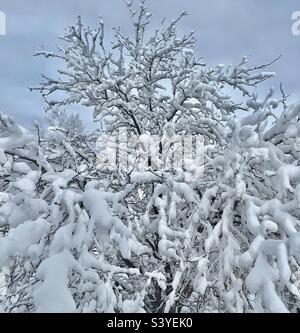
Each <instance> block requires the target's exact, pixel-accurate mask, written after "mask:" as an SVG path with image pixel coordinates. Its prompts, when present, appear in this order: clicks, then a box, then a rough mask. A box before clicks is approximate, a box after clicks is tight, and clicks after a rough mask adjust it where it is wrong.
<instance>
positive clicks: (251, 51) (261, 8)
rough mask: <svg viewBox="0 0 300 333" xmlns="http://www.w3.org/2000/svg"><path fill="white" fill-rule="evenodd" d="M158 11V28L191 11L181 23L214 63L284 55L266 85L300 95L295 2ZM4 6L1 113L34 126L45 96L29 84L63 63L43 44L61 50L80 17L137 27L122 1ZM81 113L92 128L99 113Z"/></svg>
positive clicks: (237, 1) (193, 0) (157, 1)
mask: <svg viewBox="0 0 300 333" xmlns="http://www.w3.org/2000/svg"><path fill="white" fill-rule="evenodd" d="M148 7H149V9H150V10H151V12H152V13H153V24H152V26H151V27H152V28H153V29H155V28H156V27H158V26H159V24H160V22H161V20H162V19H163V18H164V17H167V18H169V19H172V18H174V17H176V16H177V14H179V13H180V12H181V11H182V10H187V11H188V13H189V16H188V17H185V18H184V20H183V21H181V23H180V24H179V26H178V28H179V30H180V31H182V32H188V31H190V30H194V31H195V34H196V37H197V39H198V42H197V49H196V54H197V55H199V56H203V57H204V59H205V61H206V62H207V63H208V64H209V65H217V64H219V63H223V64H231V63H233V64H234V63H236V62H238V61H239V60H240V59H241V58H242V57H243V56H244V55H251V57H252V61H253V63H254V64H262V63H268V62H270V61H271V60H272V59H274V58H275V57H277V56H279V55H282V59H281V60H280V61H279V62H277V63H276V64H274V65H273V66H272V69H270V70H272V71H275V72H276V73H277V77H276V78H274V79H272V80H271V81H269V82H267V83H266V85H265V87H263V89H267V87H269V86H274V87H275V88H278V87H279V83H280V82H281V81H282V82H283V83H284V86H285V90H286V91H287V92H289V93H291V94H292V95H291V101H295V100H297V99H300V83H299V80H300V69H299V67H300V66H299V59H300V57H299V55H300V36H298V37H296V36H294V35H293V34H292V31H291V26H292V20H291V16H292V13H293V12H294V11H300V2H299V1H298V2H297V1H295V0H284V1H274V0H247V1H246V0H226V1H224V0H209V1H208V0H148ZM0 11H2V12H4V13H5V15H6V21H7V35H6V36H0V110H1V111H2V112H4V113H6V114H8V115H11V116H14V117H15V118H16V119H17V120H18V122H19V123H21V124H22V125H24V126H26V127H30V126H31V124H32V121H33V120H38V121H40V122H42V123H44V118H45V116H44V111H43V107H44V105H43V101H42V99H41V96H40V95H39V94H38V93H37V92H29V90H28V87H29V86H34V85H37V84H38V83H39V81H40V74H41V73H47V74H49V73H53V72H54V71H55V69H56V67H57V64H55V63H52V62H51V61H49V60H45V59H42V58H37V57H34V56H33V53H34V51H36V50H38V49H40V47H41V46H44V47H45V49H46V50H49V51H50V50H54V49H55V47H56V44H57V43H58V40H57V37H58V36H61V35H63V32H64V28H65V27H67V26H68V25H70V24H73V23H74V22H75V20H76V17H77V15H79V14H80V15H81V16H82V17H83V20H84V22H85V23H87V24H88V25H90V26H91V27H93V26H96V25H97V20H98V18H99V17H101V16H102V17H103V18H104V22H105V27H106V28H105V29H106V38H107V40H108V41H109V39H110V38H111V35H112V34H111V29H112V27H114V26H120V27H121V28H122V29H123V30H125V31H127V32H128V33H129V32H130V28H131V27H130V21H129V18H128V14H127V9H126V6H125V4H124V2H123V1H122V0H111V1H108V0H85V1H82V0H64V1H61V0H51V1H50V0H26V1H24V0H1V2H0ZM81 116H82V118H83V120H84V122H85V123H86V124H87V126H91V120H92V112H91V111H90V110H84V112H83V113H82V115H81Z"/></svg>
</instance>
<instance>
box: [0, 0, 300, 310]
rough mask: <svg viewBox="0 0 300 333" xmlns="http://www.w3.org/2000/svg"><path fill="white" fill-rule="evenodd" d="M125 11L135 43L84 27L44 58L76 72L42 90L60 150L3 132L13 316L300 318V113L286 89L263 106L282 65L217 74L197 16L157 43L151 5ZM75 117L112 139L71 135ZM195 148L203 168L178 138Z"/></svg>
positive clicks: (166, 31) (3, 221)
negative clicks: (197, 47)
mask: <svg viewBox="0 0 300 333" xmlns="http://www.w3.org/2000/svg"><path fill="white" fill-rule="evenodd" d="M127 6H128V9H129V12H130V16H131V19H132V23H133V28H134V34H133V37H131V36H125V35H124V34H123V33H122V32H121V31H120V29H115V30H114V32H115V40H114V43H113V45H112V47H111V49H109V50H108V49H107V47H106V42H105V39H104V23H103V22H102V21H101V22H99V27H98V28H97V29H96V30H90V29H89V28H85V27H84V25H83V23H82V21H81V19H80V18H78V21H77V23H76V25H74V26H72V27H70V28H69V30H68V32H67V33H66V34H65V36H63V37H62V38H61V40H62V41H63V42H64V45H62V46H60V47H59V48H58V51H57V52H55V53H54V52H46V51H44V50H43V51H40V52H38V53H37V54H38V55H44V56H45V57H46V58H58V59H60V60H62V62H63V65H64V69H60V70H58V74H59V76H58V77H57V78H50V77H46V76H44V81H43V82H42V84H41V85H40V86H39V87H37V88H32V89H38V90H39V91H40V92H41V93H42V96H43V98H44V100H45V101H46V103H47V111H49V112H54V114H56V119H61V122H60V123H58V122H56V123H53V125H54V126H52V127H51V128H50V129H49V133H48V135H44V136H43V135H40V134H39V133H40V132H39V131H37V133H38V135H32V134H31V133H28V132H27V131H26V130H24V129H23V128H21V127H20V126H18V125H17V124H16V123H15V122H14V121H13V120H12V119H11V118H10V117H7V116H5V115H1V116H0V173H1V180H0V205H1V206H0V232H1V237H0V254H1V256H0V267H2V271H3V273H4V274H5V277H6V284H7V291H6V294H5V296H4V297H3V300H2V302H1V303H2V308H3V310H4V311H7V312H12V311H16V312H24V311H25V312H45V311H46V312H48V311H50V312H52V311H55V312H289V311H290V312H297V311H299V308H300V301H299V297H300V294H299V293H300V283H299V281H300V269H299V265H300V256H299V253H300V252H299V251H300V233H299V231H300V230H299V224H300V220H299V219H300V216H299V215H300V208H299V207H300V206H299V205H300V204H299V203H300V185H299V179H300V177H299V176H300V165H299V157H300V141H299V140H300V125H299V115H300V107H299V105H297V104H296V105H287V96H286V95H285V93H284V91H283V89H282V87H281V92H282V97H280V98H277V99H276V98H275V97H274V89H273V88H272V89H270V92H269V93H268V94H267V96H265V97H264V98H262V97H259V96H258V93H257V91H258V86H259V83H261V82H263V81H265V80H267V79H269V78H271V77H272V76H273V75H274V73H272V72H269V71H267V67H268V66H269V65H271V64H272V63H273V62H271V63H270V64H265V65H261V66H250V65H249V59H248V58H247V57H244V58H243V59H242V61H241V62H240V63H239V64H237V65H235V66H227V67H226V66H224V65H218V66H216V67H210V66H207V65H206V64H205V63H204V62H203V61H202V60H201V59H200V60H199V59H197V58H195V56H194V44H195V41H196V39H195V37H194V34H193V33H191V34H188V35H184V36H180V34H179V33H178V32H177V28H176V25H177V23H178V21H179V20H181V19H182V18H183V17H184V16H185V15H186V13H183V14H181V15H179V17H178V18H177V19H175V20H173V21H171V23H169V24H167V23H166V20H164V21H163V23H162V26H161V27H160V28H159V29H157V30H155V32H154V33H153V34H152V35H151V36H149V35H150V34H149V33H146V32H147V28H148V27H149V25H150V22H151V14H150V13H149V11H148V10H147V8H146V7H145V1H143V0H142V1H140V4H139V6H138V7H137V9H135V8H134V6H133V4H132V2H128V3H127ZM276 60H277V59H276ZM62 96H63V97H62ZM261 98H262V99H261ZM74 103H78V104H79V103H80V104H81V105H84V106H88V107H93V108H94V120H95V121H103V122H104V123H105V133H99V132H96V133H94V134H92V135H85V134H83V133H82V132H81V131H73V132H72V135H69V134H68V133H67V132H68V131H67V132H66V131H65V130H66V127H68V125H69V121H67V122H66V123H64V120H65V119H68V118H67V116H66V115H67V114H66V113H64V111H60V110H61V109H64V108H65V107H66V106H68V107H69V105H71V104H74ZM240 111H244V112H245V113H246V115H245V116H243V117H242V116H240V117H236V114H237V113H238V112H240ZM61 112H62V113H61ZM60 115H62V118H60ZM76 119H77V118H76ZM76 119H74V121H75V123H76V124H77V120H76ZM73 125H74V124H73ZM73 125H72V126H73ZM76 126H77V125H76ZM76 128H77V127H76ZM124 130H126V131H127V133H128V136H129V137H130V138H131V140H127V142H125V141H124V136H122V135H120V134H119V133H124V132H122V131H124ZM104 134H105V135H109V136H106V137H105V138H106V139H107V138H108V139H109V140H111V139H112V138H115V137H116V140H115V141H114V140H112V141H113V143H115V144H116V145H117V148H116V150H114V149H113V150H109V153H111V154H116V158H117V163H116V165H115V166H116V167H115V168H107V167H105V164H103V163H102V162H103V156H104V153H107V149H106V148H107V147H105V145H107V140H106V141H105V140H104V141H103V140H99V136H100V139H101V138H103V135H104ZM153 136H158V137H159V138H160V139H159V140H158V141H157V142H155V144H154V145H152V146H151V145H150V146H151V149H152V148H153V149H154V153H153V151H151V152H149V142H151V140H152V138H153ZM199 136H201V142H203V143H204V147H203V149H201V150H200V151H196V156H187V155H186V154H180V150H179V148H178V147H179V146H178V138H181V139H182V138H187V137H189V138H191V142H192V144H191V147H192V148H193V147H194V145H195V140H197V139H198V138H199ZM132 138H133V139H132ZM99 143H100V147H99ZM126 143H127V144H126ZM101 144H102V146H101ZM165 147H168V152H170V151H171V153H170V154H169V155H168V158H169V159H168V160H167V161H166V159H165V158H166V151H167V150H166V149H165ZM110 148H111V147H110ZM112 148H115V147H114V146H112ZM151 149H150V150H151ZM124 151H125V152H126V154H125V155H124ZM178 152H179V153H178ZM122 153H123V155H122ZM199 154H202V155H201V156H199ZM194 155H195V154H194ZM197 155H198V156H197ZM120 156H121V157H120ZM124 156H126V158H127V160H126V161H125V162H126V163H124V161H123V160H122V157H124ZM104 159H105V158H104ZM143 159H144V160H145V161H146V163H144V164H143V169H142V170H141V168H140V163H141V161H142V160H143ZM173 162H175V164H174V163H173ZM0 297H1V296H0Z"/></svg>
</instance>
